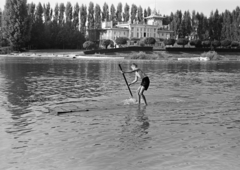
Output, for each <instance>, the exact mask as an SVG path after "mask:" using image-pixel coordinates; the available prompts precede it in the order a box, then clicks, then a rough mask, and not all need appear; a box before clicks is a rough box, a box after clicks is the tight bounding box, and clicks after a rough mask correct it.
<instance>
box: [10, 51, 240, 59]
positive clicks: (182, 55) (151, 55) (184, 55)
mask: <svg viewBox="0 0 240 170" xmlns="http://www.w3.org/2000/svg"><path fill="white" fill-rule="evenodd" d="M12 55H13V56H23V57H25V56H26V57H27V56H29V57H70V58H75V57H81V56H85V57H89V58H91V57H112V58H116V57H122V58H124V59H129V60H131V59H132V60H164V61H173V60H181V59H185V60H188V59H192V58H195V59H196V60H197V58H199V57H203V58H209V60H238V61H240V53H216V52H204V53H202V52H167V51H151V52H121V53H119V52H118V53H107V54H93V55H85V54H84V53H83V51H82V50H68V49H66V50H58V49H46V50H30V51H28V52H23V53H12Z"/></svg>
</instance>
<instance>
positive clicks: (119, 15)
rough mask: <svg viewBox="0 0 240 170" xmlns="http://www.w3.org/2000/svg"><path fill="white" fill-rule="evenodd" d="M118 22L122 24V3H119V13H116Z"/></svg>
mask: <svg viewBox="0 0 240 170" xmlns="http://www.w3.org/2000/svg"><path fill="white" fill-rule="evenodd" d="M116 17H117V22H122V3H121V2H119V3H118V5H117V12H116Z"/></svg>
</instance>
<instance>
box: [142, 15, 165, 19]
mask: <svg viewBox="0 0 240 170" xmlns="http://www.w3.org/2000/svg"><path fill="white" fill-rule="evenodd" d="M152 18H156V19H164V18H165V17H162V16H160V15H157V14H151V15H150V16H148V17H144V19H152Z"/></svg>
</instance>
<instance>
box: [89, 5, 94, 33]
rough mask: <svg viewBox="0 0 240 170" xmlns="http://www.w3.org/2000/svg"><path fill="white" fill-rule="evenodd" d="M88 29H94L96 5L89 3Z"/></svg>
mask: <svg viewBox="0 0 240 170" xmlns="http://www.w3.org/2000/svg"><path fill="white" fill-rule="evenodd" d="M88 29H94V4H93V2H90V3H89V6H88Z"/></svg>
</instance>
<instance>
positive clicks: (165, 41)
mask: <svg viewBox="0 0 240 170" xmlns="http://www.w3.org/2000/svg"><path fill="white" fill-rule="evenodd" d="M175 42H176V40H175V39H166V40H164V44H165V45H171V46H173V45H174V44H175Z"/></svg>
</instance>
